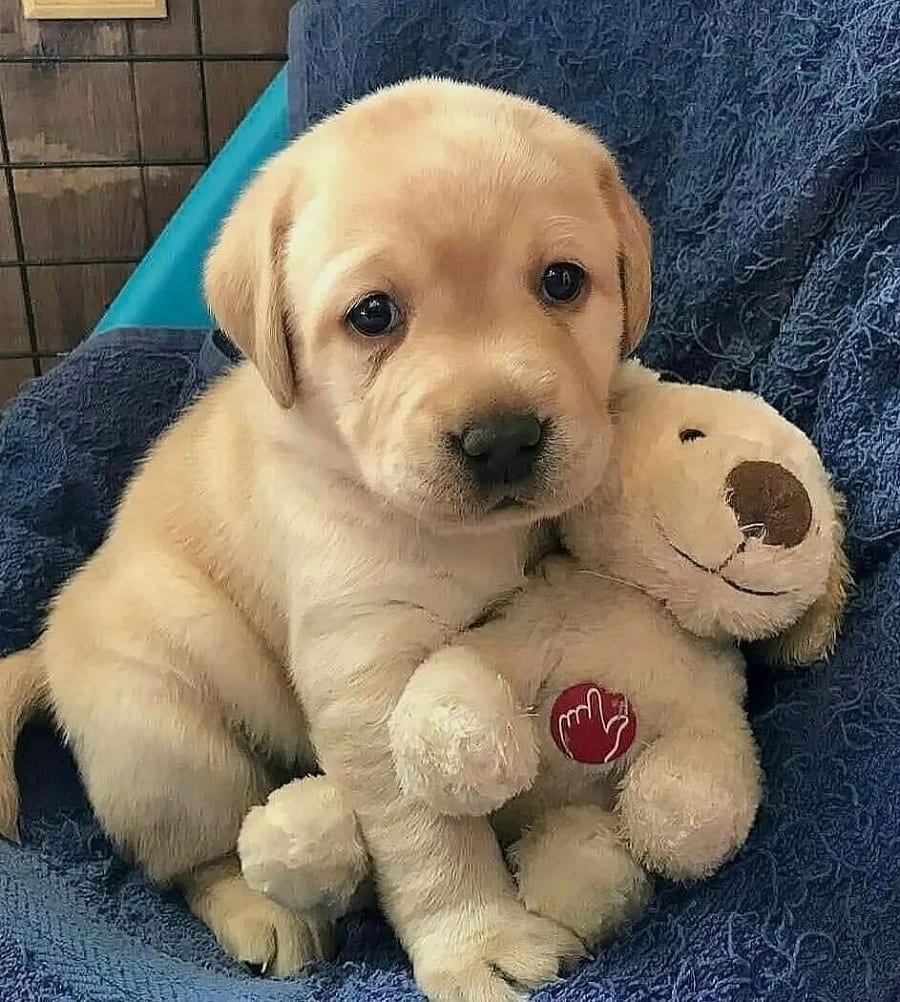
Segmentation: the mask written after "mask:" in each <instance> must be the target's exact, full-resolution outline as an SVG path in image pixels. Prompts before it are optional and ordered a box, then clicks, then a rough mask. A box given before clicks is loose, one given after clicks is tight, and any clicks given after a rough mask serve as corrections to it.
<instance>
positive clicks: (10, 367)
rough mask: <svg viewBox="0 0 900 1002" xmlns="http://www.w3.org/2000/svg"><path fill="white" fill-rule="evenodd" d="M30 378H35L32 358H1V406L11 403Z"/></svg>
mask: <svg viewBox="0 0 900 1002" xmlns="http://www.w3.org/2000/svg"><path fill="white" fill-rule="evenodd" d="M28 379H34V363H33V362H32V361H31V359H30V358H0V407H4V406H5V405H6V404H7V403H9V401H10V400H12V398H13V397H14V396H15V395H16V394H17V393H18V392H19V390H20V389H21V388H22V384H23V383H24V382H25V381H26V380H28Z"/></svg>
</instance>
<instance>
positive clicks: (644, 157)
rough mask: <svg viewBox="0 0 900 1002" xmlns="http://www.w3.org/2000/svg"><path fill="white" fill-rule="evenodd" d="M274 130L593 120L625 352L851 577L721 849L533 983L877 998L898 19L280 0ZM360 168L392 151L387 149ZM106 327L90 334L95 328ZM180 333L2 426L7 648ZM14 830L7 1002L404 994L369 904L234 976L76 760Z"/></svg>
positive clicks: (768, 737) (891, 556) (898, 488)
mask: <svg viewBox="0 0 900 1002" xmlns="http://www.w3.org/2000/svg"><path fill="white" fill-rule="evenodd" d="M292 27H293V31H292V41H291V55H292V70H291V92H292V93H291V97H292V112H293V125H294V127H295V129H296V128H299V127H301V126H302V125H304V124H305V123H306V122H307V121H309V120H314V119H316V118H318V117H320V116H321V115H322V114H324V113H326V112H328V111H331V110H332V109H333V108H335V107H337V106H338V105H340V104H341V103H342V102H343V101H345V100H346V99H349V98H351V97H354V96H356V95H358V94H359V93H361V92H362V91H364V90H366V89H367V88H369V87H371V86H373V85H376V84H380V83H386V82H391V81H393V80H396V79H398V78H401V77H404V76H407V75H410V74H415V73H419V72H426V71H428V72H444V73H451V74H453V75H456V76H462V77H465V78H469V79H475V80H481V81H485V82H490V83H496V84H501V85H505V86H507V87H510V88H513V89H516V90H520V91H524V92H525V93H530V94H532V95H534V96H536V97H539V98H541V99H542V100H545V101H547V102H548V103H550V104H553V105H555V106H557V107H559V108H560V109H561V110H563V111H565V112H567V113H568V114H570V115H572V116H574V117H576V118H580V119H582V120H584V121H587V122H590V123H592V124H594V125H595V126H597V127H598V128H599V129H600V131H601V132H602V133H603V134H604V135H605V136H606V137H607V139H608V140H609V142H610V144H611V145H612V147H613V148H614V149H615V150H616V151H617V152H618V153H619V155H620V158H621V160H622V163H623V166H624V168H625V172H626V174H627V177H628V179H629V181H630V183H631V184H632V186H633V188H634V189H635V191H636V192H637V193H638V195H639V197H640V198H641V200H642V202H643V204H644V205H645V206H646V208H647V210H648V214H649V216H650V217H651V221H652V223H653V225H654V229H655V232H656V239H657V260H656V280H657V286H656V288H657V304H656V309H655V316H654V320H653V324H652V329H651V333H650V335H649V337H648V339H647V341H646V344H645V347H644V349H643V355H644V358H645V359H646V360H647V361H649V362H650V363H652V364H655V365H657V366H659V367H661V368H664V369H665V370H667V371H669V372H670V373H672V374H674V375H676V376H678V377H684V378H692V379H703V380H710V381H712V382H714V383H717V384H720V385H727V386H742V387H751V388H753V389H755V390H757V391H759V392H761V393H762V394H763V395H764V396H765V397H766V398H767V399H768V400H769V401H771V402H772V403H774V404H775V405H776V406H778V407H779V408H780V409H781V410H782V411H783V412H784V413H785V414H786V415H787V416H788V417H790V418H791V419H793V420H795V421H797V422H798V423H799V424H800V425H801V426H802V427H803V428H804V429H806V430H807V431H808V432H809V433H810V434H811V435H812V437H813V438H814V440H815V441H816V443H817V445H819V447H820V448H821V449H822V451H823V454H824V456H825V459H826V462H827V464H828V466H829V467H830V469H831V470H833V471H834V473H835V476H836V478H837V481H838V483H839V485H840V487H841V488H842V489H843V490H844V491H845V492H846V493H847V496H848V499H849V525H850V548H851V554H852V557H853V561H854V564H855V567H856V570H857V574H858V578H859V588H858V592H857V595H856V597H855V598H854V601H853V604H852V607H851V611H850V616H849V620H848V623H847V629H846V632H845V635H844V638H843V640H842V642H841V645H840V648H839V650H838V652H837V654H836V656H835V657H834V659H833V660H832V661H831V662H830V663H829V664H828V665H827V666H823V667H820V668H817V669H816V670H814V671H811V672H808V673H803V674H799V675H796V676H792V677H789V678H780V679H775V680H772V679H770V678H768V676H766V675H765V673H763V672H762V670H761V668H760V666H758V665H754V666H752V669H751V670H752V680H753V682H754V684H755V687H756V690H757V694H758V700H757V713H756V716H755V718H754V725H755V729H756V732H757V735H758V737H759V740H760V743H761V746H762V749H763V756H764V762H765V767H766V772H767V777H768V789H767V795H766V802H765V805H764V807H763V810H762V813H761V816H760V819H759V823H758V825H757V827H756V829H755V831H754V832H753V835H752V836H751V839H750V843H749V845H748V847H747V848H746V850H745V851H744V852H743V853H742V854H741V855H740V856H739V858H738V859H737V860H735V861H734V862H733V863H731V864H730V865H729V866H727V867H726V868H725V869H724V870H723V871H722V873H720V874H719V875H718V876H717V877H715V878H714V879H712V880H710V881H709V882H707V883H704V884H701V885H699V886H697V887H694V888H671V887H668V888H663V889H662V892H661V894H660V895H659V897H658V898H657V900H656V901H655V902H654V904H653V906H652V907H651V909H650V912H649V914H648V915H647V916H646V918H644V919H643V920H642V921H641V922H640V923H639V925H638V926H637V927H636V929H635V930H634V931H633V932H632V933H631V934H630V935H628V936H627V937H625V938H623V939H622V940H621V941H619V942H618V943H616V944H614V945H613V946H611V947H609V948H608V949H605V950H604V951H602V952H601V954H600V956H599V957H598V959H597V960H595V961H594V962H592V963H590V964H587V965H585V966H584V967H582V968H581V969H579V970H578V971H577V972H576V973H575V974H573V975H572V976H570V977H569V978H568V979H566V980H565V981H563V982H561V983H559V984H556V985H553V986H550V987H548V988H546V989H544V990H543V991H542V992H540V993H539V996H538V997H539V999H542V1000H550V999H557V1000H565V1002H657V1000H663V999H665V1000H668V1002H695V1000H697V1002H762V1000H765V1002H769V1000H772V1002H788V1000H790V1002H800V1000H804V1002H806V1000H810V1002H812V1000H815V1002H857V1000H864V999H865V1000H868V999H879V1000H881V999H887V998H892V999H896V998H897V997H898V996H897V992H898V990H900V988H898V986H900V980H898V979H900V834H898V833H900V738H898V730H900V682H898V676H900V672H898V669H900V665H898V661H900V639H898V638H900V603H898V600H897V596H898V594H900V547H898V539H900V454H898V453H900V331H898V319H897V317H898V287H900V260H898V246H900V194H898V185H900V182H898V163H900V125H898V123H900V39H898V30H900V13H898V9H897V7H896V5H895V4H894V3H893V0H891V2H884V0H819V2H806V0H790V2H788V0H770V2H769V3H766V4H759V3H757V2H747V0H720V2H718V3H716V2H712V0H710V2H703V0H682V2H680V3H678V4H673V3H670V2H669V0H624V2H618V3H613V2H612V0H603V2H598V0H559V2H553V3H547V2H546V0H517V2H516V3H504V2H501V0H480V2H476V0H419V2H412V0H410V2H401V0H368V2H363V0H356V2H349V0H343V2H340V0H339V2H336V0H305V2H304V3H303V4H302V5H301V6H300V7H299V8H298V9H297V10H296V11H295V14H294V18H293V25H292ZM385 155H386V156H391V155H395V153H394V151H393V149H392V148H391V146H390V141H389V137H386V140H385ZM101 344H102V343H101ZM200 358H201V354H200V337H199V335H196V334H193V335H182V336H179V337H177V338H176V337H175V336H174V335H173V336H171V337H169V338H167V339H166V341H164V342H163V341H160V342H154V343H153V344H148V343H147V342H146V341H136V342H135V344H134V347H133V348H132V349H131V350H128V351H122V350H121V348H119V347H117V346H116V345H106V346H103V347H100V346H99V345H98V346H97V347H96V348H92V349H91V350H90V351H89V352H85V353H83V354H82V353H79V354H78V355H76V357H75V358H74V359H73V360H72V361H71V362H69V363H68V364H66V365H63V366H61V367H59V368H58V369H56V370H54V372H53V373H51V375H50V376H49V377H46V378H45V380H43V381H42V382H41V383H39V384H35V385H32V386H31V387H29V388H28V389H27V390H26V391H25V393H24V394H23V396H22V398H21V399H20V400H19V401H18V402H17V403H15V404H14V405H13V406H12V407H11V408H10V410H9V411H8V412H7V415H6V419H5V423H4V425H3V427H2V430H0V649H8V648H12V647H15V646H18V645H20V644H22V643H24V642H26V641H27V640H28V639H29V638H30V637H31V636H33V634H34V631H35V629H36V628H37V624H38V619H39V615H40V610H41V608H42V605H43V603H44V601H45V600H46V597H47V595H48V594H49V592H50V590H51V588H52V586H53V585H54V584H55V583H56V582H57V581H59V580H60V579H61V578H62V577H63V576H64V575H65V574H66V573H67V572H68V571H69V570H70V569H71V568H72V567H73V566H75V565H76V564H77V563H78V562H79V561H80V560H81V559H82V558H83V557H84V555H85V554H86V553H88V552H89V551H90V549H91V548H92V547H93V546H94V545H95V544H96V542H97V540H98V539H99V538H100V536H101V534H102V531H103V526H104V524H105V520H106V517H107V516H108V513H109V509H110V506H111V505H112V503H113V501H114V499H115V496H116V495H117V492H118V490H119V489H120V487H121V483H122V479H123V477H124V476H125V474H126V471H127V470H128V468H129V467H130V466H131V464H132V462H133V460H134V459H135V457H136V456H137V455H138V454H139V453H140V451H141V450H142V449H143V448H144V446H145V444H146V442H147V441H148V440H149V438H150V437H152V435H153V434H154V433H155V432H156V431H157V430H158V429H159V428H160V427H162V426H163V425H164V424H165V423H166V422H167V421H168V420H169V419H170V418H171V417H172V416H173V415H174V413H175V412H177V411H178V410H179V409H180V408H181V407H182V406H183V405H184V404H185V403H186V402H187V400H188V399H189V398H190V397H191V395H192V394H193V393H194V392H195V390H196V389H197V387H198V386H199V385H200V384H201V382H202V381H203V379H204V378H205V377H204V372H203V370H202V367H201V365H200ZM20 764H21V770H20V774H21V776H22V779H23V786H24V798H25V826H24V835H25V845H24V847H23V848H21V849H20V848H16V847H12V846H7V845H2V844H0V998H3V999H4V1000H5V999H7V998H10V999H15V1000H19V999H22V1000H40V1002H62V1000H71V999H75V1000H78V1002H82V1000H83V1002H88V1000H90V1002H106V1000H118V999H129V1000H132V999H137V1000H140V1002H143V1000H148V1002H149V1000H163V999H165V1000H175V999H177V1000H185V1002H186V1000H197V999H202V1000H207V999H209V1000H219V999H223V1000H224V999H228V1000H240V1002H244V1000H247V1002H250V1000H264V999H265V1000H269V999H271V1000H279V1002H287V1000H297V1002H301V1000H317V1002H318V1000H326V999H327V1000H332V999H334V1000H345V999H346V1000H362V999H366V1000H374V1002H387V1000H391V1002H394V1000H404V999H409V1000H412V999H414V998H416V997H417V996H416V993H415V990H414V988H413V986H412V983H411V981H410V977H409V973H408V969H407V967H406V964H405V961H404V960H403V957H402V955H401V953H400V951H399V949H398V948H397V946H396V943H395V942H394V940H393V938H392V937H391V936H390V934H389V932H388V930H387V928H386V926H385V925H384V924H383V923H382V922H381V921H380V920H379V919H378V918H377V917H376V916H375V915H373V914H366V915H363V916H360V917H356V918H354V919H352V920H351V921H349V922H347V923H345V925H344V926H343V927H342V935H341V939H340V951H339V954H338V958H337V960H336V961H335V962H334V963H333V964H328V965H321V966H320V967H318V968H316V969H315V971H314V972H313V974H312V976H311V977H310V978H308V979H307V980H293V981H286V982H274V981H269V982H266V981H258V980H253V979H251V978H250V977H249V976H248V975H246V974H245V973H244V972H243V971H242V970H241V969H240V968H239V967H238V966H237V965H233V964H231V963H229V962H228V961H227V960H226V959H225V958H223V957H222V956H221V954H220V953H219V952H218V950H217V949H216V947H215V945H214V944H213V943H212V941H211V939H210V937H209V936H208V934H207V933H206V932H205V931H204V930H202V929H201V928H199V927H198V925H197V924H196V923H194V922H192V921H191V920H190V919H189V918H188V917H187V916H186V914H185V911H184V908H183V906H182V905H181V904H180V902H179V901H178V900H177V899H176V898H175V897H174V896H172V895H169V894H165V893H162V892H159V891H157V890H153V889H150V888H148V887H146V885H145V884H144V883H143V881H142V880H141V879H140V877H139V876H138V875H136V874H135V873H134V872H133V871H132V870H130V869H128V868H127V867H126V866H124V865H123V864H122V863H121V862H119V861H118V860H117V859H116V858H115V857H114V856H113V855H112V853H111V852H110V850H109V847H108V846H107V844H106V842H105V841H104V840H103V838H102V837H101V836H100V834H99V833H98V831H97V829H96V826H95V825H94V824H93V822H92V821H91V820H90V816H89V812H88V811H87V808H86V806H85V803H84V799H83V797H82V795H81V794H80V793H79V791H78V787H77V784H76V783H75V780H74V777H73V774H72V767H71V762H70V760H69V759H68V757H67V756H66V755H65V754H64V753H62V752H61V751H60V749H59V747H58V746H57V744H56V743H55V742H54V741H53V740H52V739H51V738H49V737H48V736H47V735H46V734H45V733H43V732H40V731H37V730H32V731H30V732H29V733H28V735H27V736H26V739H25V740H24V741H23V744H22V747H21V751H20Z"/></svg>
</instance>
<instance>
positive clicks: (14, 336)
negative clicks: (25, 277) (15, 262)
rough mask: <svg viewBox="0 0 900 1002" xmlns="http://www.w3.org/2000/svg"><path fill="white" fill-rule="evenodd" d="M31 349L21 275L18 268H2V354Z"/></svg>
mask: <svg viewBox="0 0 900 1002" xmlns="http://www.w3.org/2000/svg"><path fill="white" fill-rule="evenodd" d="M30 349H31V343H30V341H29V340H28V324H27V322H26V320H25V300H24V298H23V296H22V276H21V273H20V272H19V269H18V268H0V352H4V351H6V352H9V351H30Z"/></svg>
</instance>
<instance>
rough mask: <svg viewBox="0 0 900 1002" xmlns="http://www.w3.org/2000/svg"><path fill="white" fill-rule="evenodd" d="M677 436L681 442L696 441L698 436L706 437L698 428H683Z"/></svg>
mask: <svg viewBox="0 0 900 1002" xmlns="http://www.w3.org/2000/svg"><path fill="white" fill-rule="evenodd" d="M678 437H679V438H680V439H681V441H682V442H696V441H697V439H698V438H706V432H703V431H700V429H699V428H683V429H682V430H681V432H679V435H678Z"/></svg>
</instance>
